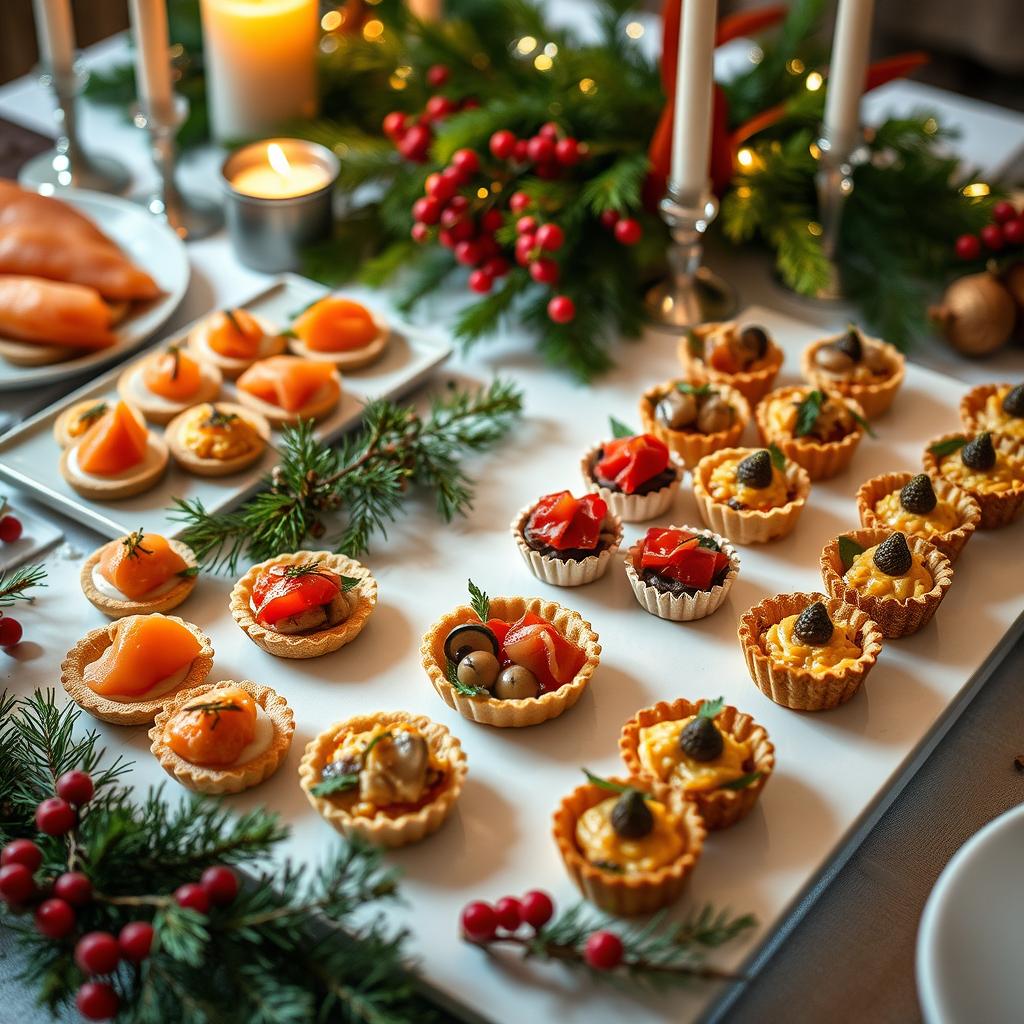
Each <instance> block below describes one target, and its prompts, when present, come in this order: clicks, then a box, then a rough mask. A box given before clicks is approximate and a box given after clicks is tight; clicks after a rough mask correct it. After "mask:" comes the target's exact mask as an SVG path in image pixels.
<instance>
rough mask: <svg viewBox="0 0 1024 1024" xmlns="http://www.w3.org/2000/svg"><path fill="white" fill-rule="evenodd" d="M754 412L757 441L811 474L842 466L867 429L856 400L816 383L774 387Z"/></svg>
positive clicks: (817, 476)
mask: <svg viewBox="0 0 1024 1024" xmlns="http://www.w3.org/2000/svg"><path fill="white" fill-rule="evenodd" d="M754 418H755V420H756V421H757V429H758V433H759V434H760V435H761V440H762V442H763V443H764V444H774V445H775V446H776V447H778V448H779V449H780V450H781V451H782V452H783V453H784V454H785V455H786V457H787V458H790V459H792V460H793V461H794V462H796V463H799V464H800V465H801V466H803V467H804V469H806V470H807V475H808V476H809V477H810V478H811V479H812V480H827V479H829V478H830V477H833V476H836V474H838V473H841V472H842V471H843V470H844V469H846V467H847V466H848V465H849V464H850V460H851V459H852V458H853V453H854V452H855V451H856V450H857V445H859V444H860V441H861V438H862V437H863V436H864V434H865V431H866V429H867V421H866V420H865V418H864V410H863V409H862V408H861V407H860V406H859V405H858V404H857V403H856V402H854V401H853V400H852V399H850V398H844V397H843V396H842V395H838V394H835V393H833V394H829V393H828V392H825V391H821V390H819V389H817V388H806V387H793V388H779V389H778V390H776V391H773V392H772V393H771V394H769V395H768V396H767V397H766V398H765V399H764V400H763V401H761V402H760V403H759V404H758V406H757V408H756V409H755V410H754Z"/></svg>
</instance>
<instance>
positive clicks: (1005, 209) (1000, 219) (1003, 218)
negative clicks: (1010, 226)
mask: <svg viewBox="0 0 1024 1024" xmlns="http://www.w3.org/2000/svg"><path fill="white" fill-rule="evenodd" d="M1016 216H1017V211H1016V209H1015V208H1014V205H1013V203H1008V202H1007V201H1006V200H1005V199H1001V200H1000V201H999V202H998V203H996V205H995V206H993V207H992V219H993V220H994V221H995V222H996V223H997V224H1005V223H1006V222H1007V221H1010V220H1013V218H1014V217H1016Z"/></svg>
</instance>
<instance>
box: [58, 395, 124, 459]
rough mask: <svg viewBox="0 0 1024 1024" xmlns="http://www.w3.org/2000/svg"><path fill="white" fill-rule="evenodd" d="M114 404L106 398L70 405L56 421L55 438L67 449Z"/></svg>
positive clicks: (89, 399)
mask: <svg viewBox="0 0 1024 1024" xmlns="http://www.w3.org/2000/svg"><path fill="white" fill-rule="evenodd" d="M112 404H113V403H112V402H109V401H107V399H105V398H86V399H84V400H83V401H81V402H75V403H74V404H73V405H69V406H68V407H67V408H66V409H65V410H64V411H63V412H62V413H61V414H60V415H59V416H58V417H57V419H56V420H55V421H54V424H53V437H54V440H55V441H56V442H57V444H59V445H60V446H61V448H67V447H68V446H69V445H72V444H74V443H75V442H76V441H78V440H81V437H82V435H83V434H84V433H85V432H86V431H87V430H88V429H89V428H90V427H91V426H92V425H93V424H94V423H95V422H96V421H97V420H98V419H99V418H100V417H101V416H102V415H103V414H104V413H105V412H108V411H109V409H110V407H111V405H112Z"/></svg>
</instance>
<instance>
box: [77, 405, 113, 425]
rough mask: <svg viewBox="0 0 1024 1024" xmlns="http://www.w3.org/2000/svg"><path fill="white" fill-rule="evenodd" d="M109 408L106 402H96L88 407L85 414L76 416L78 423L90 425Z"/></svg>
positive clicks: (81, 413)
mask: <svg viewBox="0 0 1024 1024" xmlns="http://www.w3.org/2000/svg"><path fill="white" fill-rule="evenodd" d="M108 408H109V406H108V405H107V403H106V402H97V403H96V404H95V405H90V406H89V408H88V409H86V410H85V412H80V413H79V414H78V422H79V423H85V424H90V423H92V422H93V421H94V420H98V419H99V418H100V417H101V416H102V415H103V414H104V413H105V412H106V411H107V409H108Z"/></svg>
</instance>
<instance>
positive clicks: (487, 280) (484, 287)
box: [469, 267, 494, 295]
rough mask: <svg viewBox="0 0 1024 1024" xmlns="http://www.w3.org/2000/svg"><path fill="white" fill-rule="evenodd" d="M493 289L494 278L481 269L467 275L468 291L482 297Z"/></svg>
mask: <svg viewBox="0 0 1024 1024" xmlns="http://www.w3.org/2000/svg"><path fill="white" fill-rule="evenodd" d="M492 287H494V278H493V277H492V276H491V275H490V274H489V273H488V272H487V271H486V270H484V269H483V268H482V267H480V268H478V269H476V270H474V271H473V273H471V274H470V275H469V288H470V291H474V292H478V293H479V294H481V295H483V294H485V293H486V292H489V291H490V290H491V288H492Z"/></svg>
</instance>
